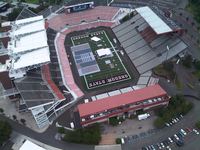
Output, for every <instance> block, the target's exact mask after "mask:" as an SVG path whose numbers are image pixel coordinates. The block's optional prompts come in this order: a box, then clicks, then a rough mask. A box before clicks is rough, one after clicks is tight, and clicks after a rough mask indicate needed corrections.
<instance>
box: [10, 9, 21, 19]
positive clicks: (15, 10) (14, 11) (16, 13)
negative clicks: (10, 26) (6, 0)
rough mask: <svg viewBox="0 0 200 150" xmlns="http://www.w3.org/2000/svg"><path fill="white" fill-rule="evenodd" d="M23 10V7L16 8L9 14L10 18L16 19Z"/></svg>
mask: <svg viewBox="0 0 200 150" xmlns="http://www.w3.org/2000/svg"><path fill="white" fill-rule="evenodd" d="M21 11H22V9H21V8H14V9H13V11H12V12H11V13H9V14H8V20H9V21H14V20H15V19H16V18H17V16H18V15H19V14H20V12H21Z"/></svg>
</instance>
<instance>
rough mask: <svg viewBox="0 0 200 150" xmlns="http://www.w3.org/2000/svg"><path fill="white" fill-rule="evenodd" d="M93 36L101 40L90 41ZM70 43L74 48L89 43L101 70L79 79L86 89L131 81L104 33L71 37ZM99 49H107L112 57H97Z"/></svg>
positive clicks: (98, 32)
mask: <svg viewBox="0 0 200 150" xmlns="http://www.w3.org/2000/svg"><path fill="white" fill-rule="evenodd" d="M94 36H96V37H98V38H100V39H101V40H100V41H98V42H95V41H92V40H91V38H92V37H94ZM71 42H72V44H73V45H74V46H75V45H80V44H84V43H89V45H90V47H91V50H92V52H93V54H94V56H95V59H96V61H97V64H98V65H99V68H100V70H101V71H100V72H97V73H92V74H89V75H85V76H83V77H81V78H82V80H83V81H84V82H85V84H86V87H87V89H94V88H98V87H102V86H106V85H111V84H115V83H119V82H124V81H127V80H130V79H131V76H130V74H129V72H128V71H127V69H126V67H125V66H124V64H123V63H122V61H121V58H120V56H119V55H118V53H117V51H116V49H115V47H114V46H113V44H112V43H111V42H110V40H109V38H108V36H107V34H106V32H105V31H103V30H101V31H97V32H90V33H87V34H83V35H79V36H73V37H71ZM101 48H109V49H110V50H111V51H112V56H106V57H104V56H103V57H99V56H98V54H97V52H96V51H97V50H98V49H101Z"/></svg>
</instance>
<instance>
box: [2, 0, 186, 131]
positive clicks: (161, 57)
mask: <svg viewBox="0 0 200 150" xmlns="http://www.w3.org/2000/svg"><path fill="white" fill-rule="evenodd" d="M29 17H30V18H23V17H19V18H20V19H19V20H17V21H15V22H10V23H7V22H6V23H3V24H2V26H3V27H6V26H11V31H9V32H10V35H9V37H10V41H12V42H13V43H15V41H21V42H22V43H21V44H22V45H23V44H24V43H26V42H27V41H28V40H30V39H31V38H33V36H34V37H35V35H36V34H37V36H36V37H35V38H36V39H40V41H36V42H37V43H39V44H38V45H37V44H33V45H37V46H36V47H34V46H33V47H30V45H31V43H29V44H28V45H29V46H27V47H25V48H24V50H23V47H19V48H16V47H14V48H13V46H12V44H10V47H9V46H8V49H9V50H10V51H11V52H9V53H7V54H6V55H7V56H9V58H10V59H8V60H9V61H6V63H5V62H4V63H5V64H4V66H3V67H1V72H7V74H6V75H7V76H6V75H5V76H6V78H7V79H11V82H12V83H14V87H13V85H12V89H14V92H10V93H7V95H6V96H13V95H17V96H20V97H21V100H22V101H21V102H20V103H19V108H20V111H31V113H32V115H33V116H34V118H35V120H36V123H37V125H38V126H39V127H40V128H42V127H44V126H45V125H47V124H50V123H52V122H53V121H54V120H55V119H56V118H57V116H59V115H60V114H61V113H63V112H64V110H65V108H66V107H67V106H69V105H71V104H73V103H74V102H76V101H80V102H81V103H84V104H79V106H78V111H79V112H80V115H81V118H79V120H78V121H77V122H79V123H76V124H80V125H87V124H91V123H94V122H100V121H105V120H106V119H107V118H109V117H111V116H116V115H119V114H120V115H121V114H123V113H127V112H129V111H131V113H134V112H135V111H136V110H139V109H145V110H146V109H150V108H153V107H157V106H159V105H161V106H164V105H168V101H169V96H168V95H167V93H166V92H165V91H164V90H163V89H162V88H161V87H160V86H159V85H158V79H156V78H154V77H153V76H152V69H153V68H155V67H156V66H158V65H159V64H162V63H163V62H165V61H166V60H169V59H171V58H173V57H174V56H177V55H178V54H180V53H184V52H185V51H186V50H187V45H186V44H185V43H184V42H183V41H182V40H181V38H180V37H181V35H182V34H184V30H183V29H182V28H180V27H179V26H178V25H176V24H175V23H174V22H173V21H172V20H171V19H170V18H169V17H167V16H166V15H165V14H164V13H163V12H162V11H161V10H159V9H158V8H157V7H152V8H150V7H148V6H145V7H140V8H136V9H129V8H118V7H110V6H95V4H94V2H87V3H83V4H77V5H72V6H63V7H61V8H60V9H59V10H57V11H56V12H54V13H52V14H50V15H49V16H47V17H46V18H43V16H34V15H33V14H31V16H29ZM28 25H30V26H31V25H32V28H30V26H29V27H27V26H28ZM34 26H35V28H34ZM36 26H37V27H36ZM38 26H40V27H38ZM42 26H44V27H45V28H44V27H42ZM20 28H24V29H23V32H22V31H19V30H20ZM25 29H26V32H24V31H25ZM17 32H18V33H17ZM41 32H42V33H41ZM39 33H40V34H39ZM28 36H30V37H29V39H26V40H24V41H23V40H22V38H24V37H26V38H27V37H28ZM31 36H32V37H31ZM41 36H42V37H43V38H39V37H41ZM24 39H25V38H24ZM18 49H19V50H18ZM13 51H14V53H15V54H13ZM1 57H2V56H1ZM16 57H17V58H16ZM19 60H20V61H19ZM32 60H34V61H32ZM18 62H20V63H18ZM27 62H29V64H27ZM1 63H2V62H1ZM5 65H6V66H5ZM3 68H4V69H3ZM4 88H5V87H4ZM154 88H156V89H158V91H160V92H158V93H156V92H155V93H154V92H153V94H149V95H148V94H146V93H152V91H153V89H154ZM5 89H6V88H5ZM9 89H11V88H10V86H8V88H7V91H9ZM148 89H149V90H148ZM140 90H141V91H140ZM12 91H13V90H12ZM137 93H139V94H137ZM126 94H130V95H131V94H133V95H138V97H140V95H141V94H142V95H146V96H144V97H142V98H140V99H138V98H137V97H134V96H133V99H134V100H130V99H129V100H127V102H125V103H126V105H130V104H131V105H130V106H128V107H131V108H132V109H127V106H126V109H125V108H120V111H119V113H116V112H117V111H116V110H114V109H116V108H117V109H118V107H120V106H123V104H122V103H120V102H119V105H117V106H114V103H115V102H113V99H112V97H114V98H115V99H116V100H117V99H118V96H119V97H121V99H123V98H124V99H126ZM123 96H125V97H123ZM122 97H123V98H122ZM129 98H130V96H129ZM106 99H112V100H108V101H110V102H111V101H112V104H113V107H114V108H112V106H109V109H112V110H111V112H110V113H111V114H110V113H109V115H106V114H108V112H106V114H104V111H105V110H103V108H104V107H105V106H104V107H103V108H99V111H98V112H96V111H94V110H93V111H92V112H87V116H86V115H85V114H84V115H82V114H83V112H84V110H83V109H88V108H90V107H94V108H95V106H97V105H101V104H100V103H101V102H100V101H102V102H103V101H105V103H106V102H107V100H106ZM150 99H155V100H154V101H152V102H148V104H145V105H144V103H145V101H147V100H150ZM117 101H122V100H117ZM98 102H100V103H98ZM133 103H134V104H135V103H137V105H139V104H140V105H142V107H134V108H133V106H132V104H133ZM90 105H91V106H90ZM124 105H125V104H124ZM88 110H89V109H88ZM113 112H115V113H113ZM81 113H82V114H81ZM88 120H89V121H88ZM90 120H94V121H90ZM85 121H87V122H86V123H84V122H85ZM77 126H78V125H77Z"/></svg>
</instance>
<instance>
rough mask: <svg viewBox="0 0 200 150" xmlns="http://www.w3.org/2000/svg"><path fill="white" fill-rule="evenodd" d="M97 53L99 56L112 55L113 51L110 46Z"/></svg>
mask: <svg viewBox="0 0 200 150" xmlns="http://www.w3.org/2000/svg"><path fill="white" fill-rule="evenodd" d="M97 54H98V56H99V57H102V56H109V55H112V52H111V50H110V49H109V48H102V49H98V50H97Z"/></svg>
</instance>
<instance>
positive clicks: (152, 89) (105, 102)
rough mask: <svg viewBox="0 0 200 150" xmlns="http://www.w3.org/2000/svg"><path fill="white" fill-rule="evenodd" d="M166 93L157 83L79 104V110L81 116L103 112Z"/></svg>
mask: <svg viewBox="0 0 200 150" xmlns="http://www.w3.org/2000/svg"><path fill="white" fill-rule="evenodd" d="M166 94H167V93H166V91H165V90H163V89H162V88H161V87H160V85H158V84H157V85H153V86H149V87H146V88H142V89H139V90H135V91H132V92H128V93H124V94H121V95H116V96H111V97H108V98H104V99H101V100H97V101H93V102H89V103H85V104H80V105H78V110H79V114H80V117H84V116H88V115H92V114H95V113H99V112H103V111H104V110H109V109H112V108H116V107H120V106H122V105H126V104H131V103H135V102H139V101H143V100H146V99H151V98H155V97H159V96H164V95H166Z"/></svg>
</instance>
